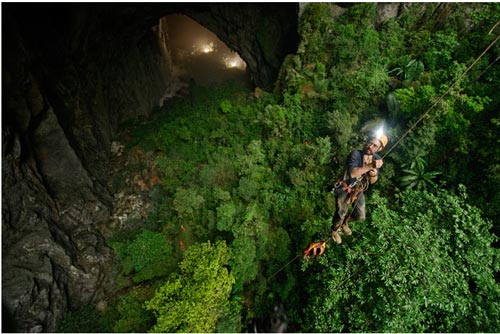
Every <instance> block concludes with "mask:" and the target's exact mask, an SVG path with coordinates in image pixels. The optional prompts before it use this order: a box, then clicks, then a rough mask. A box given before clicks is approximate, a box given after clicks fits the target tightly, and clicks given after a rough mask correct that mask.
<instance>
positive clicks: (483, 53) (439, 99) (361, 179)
mask: <svg viewBox="0 0 500 334" xmlns="http://www.w3.org/2000/svg"><path fill="white" fill-rule="evenodd" d="M499 24H500V20H499V21H498V22H496V23H495V25H494V26H493V27H492V28H491V30H490V31H489V34H491V33H492V32H493V30H494V29H495V28H496V27H497V26H498V25H499ZM499 39H500V35H498V36H497V37H496V38H495V39H494V40H493V41H492V42H491V43H490V44H489V45H488V46H487V47H486V48H485V49H484V51H483V52H482V53H481V54H480V55H479V56H478V57H476V59H475V60H474V61H473V62H472V63H471V64H470V65H469V66H468V67H467V68H466V69H465V71H464V72H463V73H462V74H461V75H460V76H459V77H458V78H457V79H456V80H455V81H454V82H453V83H452V84H451V85H450V86H449V87H448V89H446V91H445V92H444V93H443V94H442V95H441V96H440V97H439V98H438V99H437V100H436V101H435V102H434V103H433V104H432V105H431V106H430V107H429V108H428V109H427V110H426V112H424V113H423V114H422V116H420V118H419V119H418V120H417V121H416V122H415V123H413V125H412V126H411V127H410V128H409V129H408V130H407V131H406V132H405V133H403V135H402V136H401V137H400V138H399V139H398V140H397V141H396V142H395V143H394V144H393V145H392V146H391V147H390V149H389V150H388V151H386V152H385V153H384V155H383V156H382V159H384V158H385V157H387V156H388V155H389V154H390V153H391V152H392V151H393V150H394V149H395V148H396V146H398V145H399V144H400V143H401V142H402V141H403V139H404V138H406V136H407V135H408V134H409V133H410V132H412V131H413V130H414V129H415V127H417V125H419V124H420V123H421V122H422V121H423V120H424V119H425V118H426V117H427V116H428V115H429V113H430V112H431V111H432V110H433V109H434V108H435V107H436V106H437V105H438V103H439V102H441V100H443V99H444V97H445V96H446V95H448V93H449V92H450V91H451V89H452V88H453V87H454V86H455V85H456V84H457V83H458V82H460V80H462V78H463V77H464V76H465V75H466V74H467V73H468V72H469V71H470V70H471V69H472V68H473V67H474V66H475V65H476V64H477V62H478V61H479V60H480V59H481V58H482V57H483V56H484V55H485V54H486V53H487V52H488V51H489V50H490V49H491V48H492V47H493V46H494V45H495V44H496V43H497V42H498V40H499ZM497 60H498V58H497V59H496V60H495V61H494V62H496V61H497ZM490 66H491V65H490ZM488 68H489V66H488ZM488 68H486V69H488ZM486 69H485V70H484V71H483V72H482V73H481V75H482V74H483V73H484V72H485V71H486ZM363 178H364V176H362V177H361V178H360V180H358V182H362V181H363ZM364 190H366V189H364ZM364 190H363V191H364ZM357 202H358V199H357V198H356V200H355V202H354V205H353V207H352V208H351V212H350V214H349V216H348V217H347V219H349V218H350V217H351V215H352V213H353V212H354V210H355V208H356V206H357ZM344 221H345V220H344ZM330 240H331V239H330V238H327V239H326V240H325V241H319V242H311V243H310V244H309V245H308V247H307V248H306V249H304V251H303V254H302V255H303V256H304V258H309V257H306V255H305V254H304V252H306V251H307V250H308V249H312V247H313V246H315V244H319V243H323V246H324V247H326V245H327V244H328V242H329V241H330ZM323 251H324V249H323ZM321 254H322V252H321ZM321 254H320V255H321ZM300 255H301V254H298V255H297V256H295V257H294V258H293V259H292V260H290V261H289V262H288V263H286V264H285V265H284V266H282V267H281V268H280V269H279V270H278V271H276V272H275V273H274V274H272V275H271V276H270V277H269V280H271V279H272V278H273V277H275V276H276V275H277V274H278V273H279V272H281V271H282V270H283V269H285V268H286V267H288V266H289V265H290V264H292V263H293V262H294V261H296V260H297V259H298V258H299V257H300ZM316 257H318V256H317V255H316Z"/></svg>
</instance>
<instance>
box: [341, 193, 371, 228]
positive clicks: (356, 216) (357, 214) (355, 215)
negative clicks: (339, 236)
mask: <svg viewBox="0 0 500 334" xmlns="http://www.w3.org/2000/svg"><path fill="white" fill-rule="evenodd" d="M352 205H353V212H352V214H351V215H350V216H349V217H347V218H346V219H345V220H344V221H343V224H342V230H343V231H344V233H345V234H346V235H351V234H352V231H351V229H350V228H349V224H348V223H349V222H357V221H363V220H365V216H366V209H365V208H366V206H365V195H364V194H363V193H359V194H358V197H357V199H356V200H355V201H354V203H352Z"/></svg>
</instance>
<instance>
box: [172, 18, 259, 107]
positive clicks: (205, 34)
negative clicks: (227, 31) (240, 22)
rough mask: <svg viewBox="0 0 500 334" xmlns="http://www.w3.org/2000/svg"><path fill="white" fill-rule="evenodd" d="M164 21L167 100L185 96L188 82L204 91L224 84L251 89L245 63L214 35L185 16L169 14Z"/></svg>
mask: <svg viewBox="0 0 500 334" xmlns="http://www.w3.org/2000/svg"><path fill="white" fill-rule="evenodd" d="M165 20H166V24H167V32H168V42H167V43H168V45H167V49H169V50H170V53H171V60H172V82H171V85H170V87H169V91H168V93H167V95H166V98H167V99H168V98H169V97H173V96H182V95H184V94H186V93H187V92H188V89H189V83H190V82H194V83H196V84H197V85H201V86H207V87H212V86H214V85H221V84H224V83H227V82H233V83H236V84H239V85H241V86H242V87H248V88H251V87H252V81H251V77H250V74H249V71H248V68H247V64H246V63H245V61H244V60H243V59H242V58H241V57H240V56H239V54H238V53H237V52H235V51H232V50H231V49H230V48H229V47H228V46H227V45H226V44H225V43H224V42H222V41H221V40H220V39H219V38H218V37H217V35H215V34H214V33H213V32H211V31H210V30H208V29H206V28H205V27H203V26H202V25H200V24H199V23H198V22H196V21H195V20H193V19H191V18H190V17H188V16H186V15H182V14H171V15H167V16H165Z"/></svg>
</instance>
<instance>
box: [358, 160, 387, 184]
mask: <svg viewBox="0 0 500 334" xmlns="http://www.w3.org/2000/svg"><path fill="white" fill-rule="evenodd" d="M382 165H383V161H382V159H379V160H373V161H372V163H371V164H368V165H364V166H362V167H354V168H353V169H352V170H351V177H355V178H359V177H361V175H363V174H366V177H367V178H368V181H369V182H370V183H375V182H377V180H378V170H377V169H378V168H380V167H382Z"/></svg>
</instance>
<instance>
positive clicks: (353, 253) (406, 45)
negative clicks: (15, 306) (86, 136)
mask: <svg viewBox="0 0 500 334" xmlns="http://www.w3.org/2000/svg"><path fill="white" fill-rule="evenodd" d="M375 6H376V4H375V3H367V4H356V5H354V6H352V7H350V8H349V9H348V10H347V11H346V12H345V13H344V14H343V15H341V16H340V17H338V18H336V19H335V20H334V19H333V18H332V9H331V8H332V7H331V4H327V3H312V4H310V5H309V7H307V9H306V10H305V12H304V13H303V15H302V16H301V21H300V26H299V33H300V36H301V44H300V46H299V50H298V52H297V54H295V55H289V56H288V57H287V59H286V60H285V62H284V64H283V67H282V70H281V72H280V75H279V79H278V81H277V83H276V86H275V89H274V92H273V93H266V92H263V91H261V90H260V89H256V90H255V91H253V92H252V91H248V90H246V89H244V88H239V87H238V85H236V84H230V85H226V86H222V87H212V88H206V87H200V86H192V87H190V95H189V96H186V97H183V98H176V99H173V100H170V101H168V103H167V104H166V105H165V106H164V107H162V108H161V109H158V110H156V112H155V114H154V120H153V121H151V122H148V123H146V124H143V125H140V126H139V125H136V126H134V128H133V131H132V130H131V129H130V128H127V131H129V133H128V134H129V136H131V137H132V140H131V141H129V142H128V143H127V144H128V146H129V147H132V146H135V145H140V146H141V147H142V148H143V149H144V150H158V151H159V152H161V154H160V155H159V158H158V159H157V161H156V164H157V167H158V170H159V177H160V179H161V184H158V185H156V186H155V188H154V189H155V191H156V192H157V193H159V194H160V195H156V196H154V199H155V203H154V207H155V210H154V212H153V213H152V214H151V215H150V217H149V218H148V222H147V224H146V225H145V226H147V227H148V228H147V229H144V228H141V229H139V230H137V231H135V233H128V234H127V236H121V237H120V236H119V235H118V234H117V235H116V236H115V237H114V238H113V239H112V242H111V245H112V246H113V248H114V250H115V252H116V253H117V257H118V259H119V260H120V263H121V266H122V268H123V270H122V272H121V273H120V275H121V276H126V277H129V278H130V279H131V280H132V281H133V282H134V286H133V287H132V288H130V289H129V290H128V291H127V292H124V293H123V294H122V295H121V296H120V297H118V298H117V299H116V301H115V302H114V303H113V304H112V305H111V306H110V308H109V309H108V310H107V311H106V312H107V313H106V314H104V316H107V319H108V320H107V323H106V324H105V326H104V325H103V327H102V328H101V329H102V330H104V331H109V330H112V331H119V332H143V331H153V332H157V331H182V332H205V331H207V332H212V331H217V332H239V331H245V327H244V326H245V324H246V322H247V320H248V319H249V318H251V317H258V316H264V315H266V313H267V312H269V310H270V309H271V308H272V307H273V305H274V303H275V302H276V301H277V300H281V301H282V302H283V304H284V306H285V309H286V312H287V315H288V319H289V324H288V326H289V328H288V330H289V331H297V332H298V331H305V332H338V331H348V332H373V331H375V332H386V331H387V332H478V331H479V332H491V331H497V330H498V328H500V284H499V282H498V272H499V270H500V261H499V260H500V253H499V251H498V248H495V247H493V246H494V245H495V243H496V242H497V241H498V238H497V237H496V236H495V235H494V233H495V232H496V233H498V232H499V227H498V225H493V223H492V222H495V221H496V222H498V217H499V216H498V210H500V200H499V197H498V196H499V195H498V189H499V187H500V177H499V176H498V175H499V174H498V170H499V169H500V167H499V166H500V160H499V159H500V158H499V157H500V151H499V147H498V139H499V137H498V133H500V120H499V118H498V109H499V108H500V105H499V101H500V90H498V80H499V78H500V73H499V71H500V67H498V66H490V65H491V63H492V62H493V61H494V60H495V59H496V58H497V57H498V54H499V53H500V45H497V46H495V47H494V48H493V49H492V50H491V51H490V53H489V54H487V55H486V56H485V58H484V59H483V60H482V61H481V62H479V63H478V64H477V65H476V67H475V68H474V69H473V70H472V71H471V72H470V73H469V75H468V76H467V77H466V78H464V79H463V80H462V81H460V82H459V83H458V85H457V86H456V87H455V88H454V89H453V90H452V91H451V92H450V94H448V95H447V96H445V97H444V98H443V99H442V100H441V101H439V103H438V105H437V106H436V107H435V108H434V110H432V112H431V113H430V114H429V115H430V117H427V118H426V119H425V121H424V122H423V123H422V125H421V126H419V127H418V128H416V129H415V130H414V131H413V132H411V133H410V134H409V136H408V137H406V138H405V140H404V141H402V142H401V144H400V145H399V146H398V147H397V149H396V150H394V152H393V153H392V154H391V155H390V156H388V157H387V158H386V159H385V161H386V162H385V164H384V168H383V174H382V175H381V178H380V181H379V182H378V183H377V184H376V185H374V186H372V188H371V189H369V190H368V192H367V202H368V213H367V219H366V221H365V222H363V223H357V224H356V223H354V224H353V226H352V228H353V235H352V236H351V237H346V238H345V241H344V242H343V243H342V245H341V246H337V245H333V244H330V245H329V246H328V248H327V250H326V252H325V254H324V255H323V256H322V257H321V258H320V259H319V260H316V261H302V260H301V259H299V260H297V261H291V260H293V259H294V258H295V257H296V256H298V255H299V254H300V252H301V250H302V249H303V248H304V247H305V246H306V245H307V244H308V243H309V242H311V241H314V240H321V239H323V240H327V238H329V233H330V219H331V216H332V214H333V210H334V207H335V204H334V198H333V195H332V194H331V193H330V192H329V186H330V185H331V184H332V183H333V182H334V181H336V179H337V178H338V177H339V176H340V175H341V173H342V167H343V163H344V159H345V156H346V154H347V153H348V151H349V150H351V149H353V148H358V147H360V145H361V144H362V142H363V140H364V139H365V136H366V133H363V132H361V131H360V129H362V128H363V126H364V125H365V124H367V122H370V121H371V120H373V119H378V118H383V119H385V121H386V127H387V128H388V132H389V133H388V135H389V137H390V140H391V143H394V142H396V140H397V139H398V138H400V136H401V135H402V134H403V133H404V132H405V131H406V130H407V129H408V128H409V126H410V125H411V124H413V122H415V121H416V120H417V119H418V118H419V117H420V116H422V115H423V113H424V112H426V111H427V110H428V108H429V107H430V106H431V105H432V104H433V103H434V102H435V101H436V99H438V98H439V97H440V96H441V95H442V94H443V92H445V91H446V89H447V87H448V86H449V85H450V84H451V83H452V82H454V81H455V80H456V79H457V78H458V76H459V75H460V74H461V73H462V72H463V70H464V69H465V68H466V67H467V66H468V65H469V64H470V63H471V62H472V61H473V60H474V59H475V57H477V56H478V55H479V54H480V53H481V51H482V50H483V49H484V48H485V47H486V46H487V45H488V44H489V43H491V41H492V40H493V39H494V38H495V37H496V36H497V35H498V33H500V32H499V30H498V29H500V28H497V30H495V31H496V32H495V33H494V34H489V33H488V32H489V30H490V29H491V28H492V26H493V25H494V24H495V22H496V20H498V18H499V16H500V15H499V14H500V6H499V5H498V4H496V3H491V4H454V5H453V7H454V10H455V15H454V16H453V17H452V18H451V19H450V20H448V21H447V22H446V23H442V24H437V23H436V22H435V21H433V19H434V18H433V16H432V13H433V10H434V9H435V7H436V6H437V4H425V5H424V4H411V5H410V4H408V5H405V6H406V10H405V12H404V13H403V14H402V15H401V16H400V17H399V18H397V19H391V20H388V21H386V22H384V23H382V24H380V25H376V23H375ZM465 12H467V13H469V14H468V15H469V16H468V17H470V18H471V20H470V22H468V23H467V24H473V26H472V28H473V29H469V28H468V27H466V23H465V22H464V17H465V14H464V13H465ZM420 15H423V16H420ZM391 143H390V144H391ZM404 188H408V189H404ZM151 191H153V190H151ZM496 224H498V223H496ZM179 241H182V242H183V243H182V245H183V246H182V247H181V246H180V245H179ZM495 275H497V279H496V280H495ZM82 312H83V311H82ZM85 312H88V310H85ZM95 316H96V315H95V314H92V317H95ZM97 316H98V315H97ZM83 318H84V317H83V316H81V315H80V316H79V315H78V314H76V315H75V314H74V313H72V314H70V316H69V317H67V318H66V319H65V322H64V325H65V327H64V330H68V331H81V330H82V329H83V328H79V327H77V326H79V324H80V323H81V322H82V319H83ZM72 321H73V322H72ZM113 322H114V323H113ZM72 323H74V326H73V327H72V326H71V324H72ZM110 323H111V324H110ZM98 324H99V322H93V324H92V327H90V329H91V330H92V331H95V332H98V331H100V330H98V328H95V326H97V325H98ZM82 326H83V325H82ZM106 326H107V327H106Z"/></svg>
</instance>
